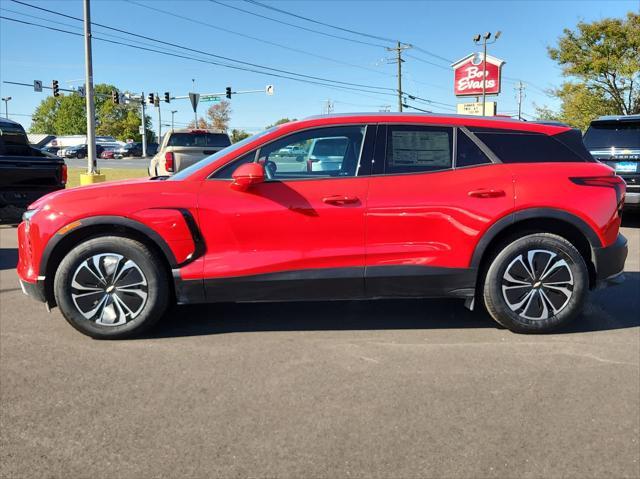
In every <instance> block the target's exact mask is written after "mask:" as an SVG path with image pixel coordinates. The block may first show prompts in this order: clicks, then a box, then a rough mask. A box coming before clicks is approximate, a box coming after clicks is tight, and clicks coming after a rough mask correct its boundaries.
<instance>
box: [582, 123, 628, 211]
mask: <svg viewBox="0 0 640 479" xmlns="http://www.w3.org/2000/svg"><path fill="white" fill-rule="evenodd" d="M584 144H585V146H586V147H587V149H588V150H589V152H590V153H591V155H592V156H593V157H594V158H595V159H596V160H598V161H600V162H602V163H605V164H606V165H609V166H610V167H611V168H613V169H615V170H616V173H617V174H618V175H619V176H621V177H622V178H623V179H624V181H625V182H626V183H627V195H626V199H625V205H626V206H630V205H633V206H640V115H626V116H601V117H600V118H598V119H596V120H593V121H592V122H591V125H590V126H589V128H588V129H587V132H586V133H585V134H584Z"/></svg>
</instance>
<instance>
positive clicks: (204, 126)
mask: <svg viewBox="0 0 640 479" xmlns="http://www.w3.org/2000/svg"><path fill="white" fill-rule="evenodd" d="M187 128H200V129H203V130H204V129H207V128H209V123H207V120H205V119H204V118H203V117H200V118H198V124H197V125H196V122H195V120H191V121H190V122H189V124H188V125H187Z"/></svg>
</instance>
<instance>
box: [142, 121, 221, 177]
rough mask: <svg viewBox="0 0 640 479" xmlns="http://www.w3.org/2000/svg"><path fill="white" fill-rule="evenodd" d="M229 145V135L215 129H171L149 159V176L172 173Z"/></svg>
mask: <svg viewBox="0 0 640 479" xmlns="http://www.w3.org/2000/svg"><path fill="white" fill-rule="evenodd" d="M229 145H231V140H230V139H229V135H227V134H226V133H219V132H217V131H215V130H191V129H181V130H172V131H171V132H169V133H167V134H166V135H164V138H163V139H162V144H161V146H160V149H159V151H158V152H157V153H156V155H155V156H154V157H153V158H152V159H151V162H150V163H149V176H167V175H173V174H174V173H176V172H178V171H181V170H184V169H185V168H187V167H189V166H191V165H193V164H194V163H197V162H198V161H200V160H202V159H203V158H206V157H207V156H209V155H212V154H214V153H217V152H218V151H220V150H222V149H223V148H226V147H227V146H229ZM147 154H148V153H147Z"/></svg>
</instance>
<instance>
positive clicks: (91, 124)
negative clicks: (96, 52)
mask: <svg viewBox="0 0 640 479" xmlns="http://www.w3.org/2000/svg"><path fill="white" fill-rule="evenodd" d="M84 77H85V78H84V82H85V85H86V91H85V99H86V105H87V175H90V176H94V175H96V174H97V172H98V171H97V170H98V163H97V160H96V106H95V103H94V96H93V60H92V57H91V5H90V0H84Z"/></svg>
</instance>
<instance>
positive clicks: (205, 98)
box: [200, 95, 220, 101]
mask: <svg viewBox="0 0 640 479" xmlns="http://www.w3.org/2000/svg"><path fill="white" fill-rule="evenodd" d="M200 101H220V97H219V96H213V95H207V96H204V95H203V96H201V97H200Z"/></svg>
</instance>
